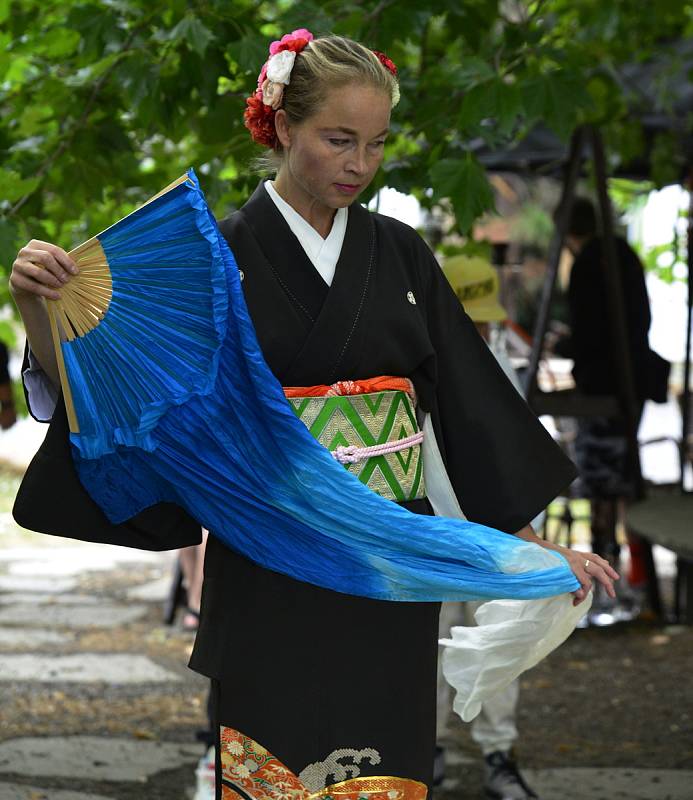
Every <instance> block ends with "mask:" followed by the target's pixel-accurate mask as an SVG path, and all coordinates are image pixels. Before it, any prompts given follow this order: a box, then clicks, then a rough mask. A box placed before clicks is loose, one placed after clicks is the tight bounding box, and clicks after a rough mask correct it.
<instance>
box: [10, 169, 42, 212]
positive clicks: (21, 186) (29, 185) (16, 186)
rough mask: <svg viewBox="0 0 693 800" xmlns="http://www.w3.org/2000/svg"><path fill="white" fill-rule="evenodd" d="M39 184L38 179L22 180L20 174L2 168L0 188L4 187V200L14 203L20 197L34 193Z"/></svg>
mask: <svg viewBox="0 0 693 800" xmlns="http://www.w3.org/2000/svg"><path fill="white" fill-rule="evenodd" d="M38 184H39V179H38V178H22V176H21V175H20V174H19V173H18V172H15V171H14V170H11V169H4V168H2V167H0V186H2V196H3V200H7V201H9V202H10V203H14V202H15V201H16V200H19V198H20V197H23V196H24V195H25V194H29V193H30V192H32V191H33V190H34V189H35V188H36V187H37V186H38Z"/></svg>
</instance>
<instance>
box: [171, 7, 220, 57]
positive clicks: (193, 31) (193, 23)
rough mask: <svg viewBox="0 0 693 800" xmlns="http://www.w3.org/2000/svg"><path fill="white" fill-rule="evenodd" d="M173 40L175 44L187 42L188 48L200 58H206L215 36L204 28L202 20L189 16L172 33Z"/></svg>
mask: <svg viewBox="0 0 693 800" xmlns="http://www.w3.org/2000/svg"><path fill="white" fill-rule="evenodd" d="M171 40H172V41H174V42H180V41H185V42H186V44H187V45H188V47H189V48H190V49H191V50H193V51H194V52H195V53H197V54H198V55H199V56H204V54H205V51H206V50H207V48H208V47H209V45H210V43H211V42H212V41H213V40H214V34H213V33H212V32H211V31H210V30H209V29H208V28H206V27H205V26H204V24H203V23H202V22H200V20H199V19H198V18H197V17H195V16H193V15H192V14H188V15H187V16H185V17H183V19H182V20H181V21H180V22H179V23H178V24H177V25H176V27H175V28H174V29H173V30H172V31H171Z"/></svg>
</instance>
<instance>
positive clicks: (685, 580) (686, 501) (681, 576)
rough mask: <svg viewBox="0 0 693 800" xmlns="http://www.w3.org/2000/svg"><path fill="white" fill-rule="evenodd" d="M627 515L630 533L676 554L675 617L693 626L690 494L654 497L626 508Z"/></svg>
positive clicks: (692, 507)
mask: <svg viewBox="0 0 693 800" xmlns="http://www.w3.org/2000/svg"><path fill="white" fill-rule="evenodd" d="M626 516H627V524H628V529H629V530H630V531H631V532H632V533H635V534H637V535H638V536H640V537H642V538H643V539H645V540H646V541H648V542H649V543H650V544H658V545H661V546H662V547H666V549H667V550H671V551H672V552H674V553H675V554H676V581H675V588H674V618H675V621H677V622H685V623H688V624H693V494H675V493H671V494H660V495H653V496H651V497H648V498H646V499H645V500H641V501H640V502H638V503H633V504H632V505H630V506H628V509H627V511H626ZM652 579H653V580H655V581H656V574H655V575H653V578H652ZM655 589H656V587H655Z"/></svg>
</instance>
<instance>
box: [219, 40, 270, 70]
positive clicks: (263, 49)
mask: <svg viewBox="0 0 693 800" xmlns="http://www.w3.org/2000/svg"><path fill="white" fill-rule="evenodd" d="M227 53H228V54H229V57H230V58H231V59H233V61H235V62H236V64H238V66H239V68H240V69H241V70H243V71H244V72H250V73H251V74H255V73H257V74H259V73H260V69H261V67H262V65H263V64H264V63H265V61H267V59H268V58H269V51H268V49H267V38H266V37H264V36H259V35H258V34H255V33H248V34H246V35H245V36H244V37H243V38H242V39H239V40H238V41H236V42H233V44H231V45H229V47H228V48H227Z"/></svg>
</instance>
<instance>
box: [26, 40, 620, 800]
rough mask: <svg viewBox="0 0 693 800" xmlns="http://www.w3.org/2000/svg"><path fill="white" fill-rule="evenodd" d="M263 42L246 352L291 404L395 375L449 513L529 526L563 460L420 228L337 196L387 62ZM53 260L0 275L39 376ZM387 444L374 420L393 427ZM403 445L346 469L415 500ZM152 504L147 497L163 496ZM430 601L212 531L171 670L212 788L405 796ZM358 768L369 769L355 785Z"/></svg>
mask: <svg viewBox="0 0 693 800" xmlns="http://www.w3.org/2000/svg"><path fill="white" fill-rule="evenodd" d="M270 53H271V57H270V59H269V60H268V63H267V64H266V65H265V66H264V67H263V69H262V71H261V73H260V78H259V80H258V89H257V91H256V92H255V93H254V94H253V95H252V96H251V97H250V98H249V100H248V110H247V112H246V125H247V127H248V128H249V130H250V131H251V133H252V135H253V138H254V139H255V140H256V141H258V142H260V143H263V144H264V145H265V146H267V147H268V148H269V156H270V158H271V159H273V161H274V163H275V165H276V167H277V174H276V179H275V180H274V182H261V183H260V185H259V186H258V188H257V190H256V191H255V193H254V194H253V196H252V197H251V198H250V200H249V201H248V202H247V203H246V205H245V206H244V207H243V208H242V209H241V210H240V211H238V212H236V213H235V214H233V215H232V216H231V217H229V218H228V219H226V220H224V221H223V222H221V224H220V228H221V231H222V233H223V235H224V236H225V237H226V239H227V240H228V242H229V244H230V246H231V249H232V250H233V252H234V254H235V256H236V260H237V262H238V265H239V269H240V271H241V278H242V280H243V287H244V293H245V298H246V301H247V304H248V307H249V310H250V314H251V317H252V319H253V322H254V325H255V328H256V332H257V336H258V339H259V341H260V344H261V346H262V350H263V354H264V357H265V359H266V361H267V363H268V364H269V366H270V367H271V369H272V371H273V372H274V374H275V375H276V376H277V378H278V379H279V380H280V381H281V383H282V384H283V385H284V386H285V387H287V390H286V391H287V394H288V396H289V397H290V398H292V402H294V399H293V398H299V399H300V402H299V401H298V400H297V401H296V406H295V407H296V409H297V414H299V415H300V414H301V413H302V411H301V408H304V407H306V406H305V404H304V403H303V401H304V400H306V401H308V400H309V399H310V398H315V396H316V394H317V395H319V394H320V390H319V388H316V387H320V386H324V387H326V388H327V387H330V388H328V389H327V392H326V394H327V399H325V400H324V402H327V401H328V400H329V399H331V398H330V395H335V394H338V393H348V392H351V391H358V390H359V382H361V383H364V382H365V379H373V378H376V377H377V376H383V375H389V376H397V377H398V378H400V379H401V378H405V379H407V381H410V382H411V384H409V383H407V382H405V384H406V386H407V387H409V388H408V389H407V390H406V391H404V392H400V394H402V395H404V396H405V398H404V401H406V402H412V401H411V397H413V396H415V397H416V402H417V403H418V407H417V411H416V416H414V415H413V414H412V415H411V416H410V417H409V419H410V422H411V420H412V419H413V424H414V426H415V427H417V428H418V425H417V423H416V419H417V417H421V415H423V414H425V413H427V414H430V416H431V419H432V421H433V427H434V430H435V434H436V439H437V441H438V445H439V447H440V449H441V451H442V454H443V456H444V458H445V461H446V466H447V470H448V473H449V476H450V479H451V481H452V484H453V486H454V489H455V492H456V494H457V498H458V499H459V502H460V504H461V506H462V508H463V509H464V511H465V513H466V515H467V517H468V518H470V519H472V520H475V521H479V522H483V523H485V524H488V525H493V526H494V527H497V528H500V529H502V530H505V531H508V532H517V533H518V535H519V536H521V537H522V538H524V539H527V540H530V541H539V540H538V539H537V537H536V536H535V535H534V533H533V532H532V530H531V528H530V527H529V526H528V521H529V520H531V519H532V518H533V517H534V516H535V515H536V514H537V513H538V512H539V511H540V510H541V509H542V508H544V507H545V506H546V504H547V503H548V501H549V500H551V499H552V497H553V496H554V495H555V494H556V493H557V492H558V491H560V489H561V488H563V486H564V485H566V484H567V483H568V482H569V481H570V480H571V479H572V477H573V469H572V465H570V463H569V462H567V461H566V459H565V458H564V457H563V456H562V454H561V453H560V451H559V450H558V449H557V448H556V447H555V445H554V444H553V442H552V441H551V439H550V437H548V435H547V434H546V433H545V431H544V430H543V428H542V427H541V425H540V424H539V423H538V422H537V421H536V419H535V418H534V416H533V415H532V414H531V412H530V411H529V410H528V408H527V407H526V405H525V404H524V403H523V401H522V400H521V399H520V398H519V397H518V396H517V393H516V392H515V390H514V388H513V387H512V386H511V385H510V383H508V382H507V380H506V379H505V377H504V375H503V373H502V371H501V370H500V369H499V368H498V367H497V365H496V362H495V360H494V359H493V357H492V356H491V355H490V354H489V352H488V349H487V348H486V345H485V344H484V343H483V341H482V340H481V338H480V337H479V336H478V335H477V334H476V332H475V330H474V326H473V324H472V323H471V322H470V320H469V319H468V318H467V317H466V315H465V314H464V312H463V311H462V309H461V307H460V304H459V302H458V301H457V298H456V297H455V295H454V293H453V292H452V291H451V290H450V288H449V286H448V284H447V282H446V280H445V278H444V276H443V274H442V272H441V271H440V268H439V267H438V265H437V263H436V262H435V260H434V258H433V256H432V255H431V253H430V251H429V250H428V248H427V247H426V245H425V244H424V243H423V241H422V240H421V239H420V238H419V237H418V235H417V234H416V233H415V232H414V231H413V230H411V229H410V228H408V227H407V226H405V225H403V224H401V223H399V222H397V221H395V220H393V219H389V218H387V217H383V216H380V215H378V214H371V213H369V212H368V211H366V209H365V208H364V207H362V206H361V205H359V204H358V203H356V202H355V201H356V199H357V198H358V196H359V195H360V194H361V193H362V192H363V190H364V189H365V188H366V187H367V186H368V185H369V183H370V182H371V180H372V179H373V176H374V174H375V172H376V170H377V169H378V167H379V165H380V163H381V161H382V157H383V147H384V143H385V139H386V137H387V132H388V128H389V121H390V110H391V107H392V105H393V104H394V103H395V102H396V99H397V96H398V87H397V81H396V77H395V68H394V65H393V64H392V62H390V61H389V59H387V58H386V57H385V56H383V55H382V54H374V53H373V52H371V51H370V50H368V49H367V48H365V47H363V46H361V45H359V44H357V43H355V42H352V41H350V40H347V39H344V38H340V37H325V38H322V39H313V37H312V35H311V34H310V33H309V32H308V31H306V30H300V31H294V32H293V33H292V34H288V35H287V36H285V37H283V39H282V40H281V42H275V43H273V45H272V47H271V48H270ZM36 265H41V266H43V267H45V268H46V269H40V268H38V267H37V266H36ZM72 272H73V265H72V264H71V262H70V259H69V257H68V256H67V255H66V254H65V252H64V251H62V250H61V249H60V248H57V247H55V246H54V245H49V244H45V243H40V242H31V243H30V244H29V245H27V247H26V248H24V249H23V250H22V251H20V254H19V256H18V258H17V260H16V261H15V263H14V267H13V273H12V278H11V283H12V290H13V293H14V294H15V297H16V299H17V303H18V306H19V307H20V310H21V312H22V315H23V317H24V320H25V324H26V327H27V333H28V337H29V340H30V342H31V347H32V350H33V353H34V355H35V357H36V358H37V359H38V361H39V362H40V363H41V365H42V366H43V367H44V369H45V371H46V372H47V373H48V375H50V376H52V378H53V381H54V383H56V377H57V376H56V373H57V370H56V368H55V362H54V359H53V357H52V348H51V346H50V339H49V336H48V333H47V325H46V322H45V312H44V311H43V310H42V306H41V302H40V298H41V296H45V297H51V296H56V295H57V294H58V290H59V287H60V285H62V284H63V283H64V282H66V281H67V280H69V279H70V274H71V273H72ZM44 359H45V362H44ZM56 385H57V383H56ZM365 385H366V387H367V390H368V391H369V392H370V395H369V396H370V398H373V397H374V396H376V401H374V405H373V406H372V408H371V412H369V413H372V415H373V417H374V419H375V418H377V415H378V408H380V407H381V406H382V405H383V403H384V402H385V401H383V399H382V397H381V396H380V395H379V394H378V391H377V390H375V391H372V389H373V385H372V384H369V383H367V382H365ZM376 385H378V386H381V385H382V384H376ZM289 387H291V388H289ZM384 394H387V393H384ZM407 398H409V399H407ZM381 401H382V402H381ZM316 402H317V403H318V404H319V403H320V402H323V400H320V398H318V400H317V401H316ZM302 404H303V405H302ZM364 416H367V414H365V415H364ZM304 421H305V422H306V424H307V425H308V426H309V427H311V424H312V422H311V420H308V419H304ZM333 422H334V425H335V427H330V426H329V425H328V426H326V428H327V429H329V434H328V436H327V439H326V440H325V439H324V438H321V441H324V443H325V444H326V446H330V447H331V448H336V447H337V445H338V444H339V443H340V441H342V440H343V438H344V437H346V436H347V435H348V433H349V432H348V431H347V430H346V428H348V425H346V424H344V423H342V422H339V420H337V421H334V420H333ZM362 422H363V424H366V423H365V422H364V421H363V420H359V421H357V422H356V423H355V427H358V425H359V424H361V423H362ZM380 423H382V420H380ZM380 423H378V424H380ZM53 425H54V426H55V425H56V423H55V422H54V423H53ZM52 427H53V426H52ZM311 432H314V433H315V434H316V435H318V436H321V437H322V436H324V430H323V431H322V433H320V432H318V431H317V430H314V426H313V429H312V430H311ZM399 439H400V435H399V432H398V431H395V433H394V434H393V439H392V443H393V444H395V445H396V444H397V440H399ZM419 456H420V451H419V449H418V445H412V446H411V447H410V448H408V449H407V450H401V451H399V452H394V453H392V454H391V460H390V461H389V462H388V464H389V466H390V467H391V469H390V471H389V473H391V474H389V473H388V475H385V471H387V470H386V469H385V467H383V470H381V471H380V472H376V471H375V470H371V471H370V473H369V474H368V475H366V474H365V473H367V472H368V470H367V467H364V468H363V469H362V470H361V472H360V473H359V477H360V479H362V480H363V481H364V482H368V483H369V485H371V486H372V488H374V490H376V491H379V492H381V493H384V494H385V495H386V496H388V494H387V493H388V492H390V493H391V499H393V500H397V499H399V496H398V491H399V490H402V491H405V490H406V491H405V494H406V497H409V498H413V499H410V500H407V501H405V502H404V504H405V505H406V506H407V508H409V509H410V510H411V511H414V512H416V513H420V514H431V513H432V511H431V506H430V504H429V502H428V501H427V499H426V496H425V490H424V487H423V482H421V481H418V480H417V481H416V482H414V483H413V482H412V481H413V478H412V472H413V470H412V469H408V468H407V465H410V466H411V465H412V464H414V463H415V462H416V461H417V460H418V459H419ZM398 459H399V460H398ZM365 463H366V464H368V462H365ZM379 463H380V462H379ZM397 464H399V465H400V466H399V467H398V466H397ZM417 474H418V473H417ZM27 480H28V481H29V483H36V482H37V481H38V479H37V478H36V479H35V478H33V477H31V476H29V477H28V479H27ZM402 487H405V488H404V489H403V488H402ZM74 491H78V490H76V489H75V490H74ZM85 502H88V501H85ZM157 508H158V507H157ZM157 508H155V509H154V510H151V509H150V511H151V513H152V514H155V513H160V512H161V513H163V512H162V511H161V509H158V510H157ZM167 513H168V514H169V518H167V519H166V520H164V523H165V524H167V525H168V526H169V528H175V530H177V531H179V530H180V524H179V523H180V520H178V521H176V520H175V519H172V518H171V517H170V515H173V514H174V513H175V511H174V510H171V509H169V510H168V511H167ZM93 522H94V524H95V521H94V520H93ZM136 522H137V525H136V531H135V532H134V533H133V532H132V531H130V530H127V529H121V530H119V531H118V532H117V533H113V532H110V529H109V528H108V527H107V526H104V525H103V524H102V525H101V526H100V527H98V526H97V528H98V529H97V532H96V534H92V535H97V536H101V537H102V539H103V540H108V537H109V536H110V537H111V540H113V541H115V540H117V541H121V542H124V543H127V542H128V541H130V542H132V541H139V540H141V539H142V535H141V531H142V529H143V528H146V529H147V530H150V529H151V525H152V523H153V519H152V518H149V519H147V520H141V519H140V520H136ZM183 523H184V524H187V523H185V521H183ZM46 524H50V525H51V526H52V527H53V529H54V530H55V529H56V523H54V522H51V523H46ZM138 537H139V539H138ZM180 538H181V536H179V539H180ZM186 543H188V544H189V543H191V542H190V541H188V542H186ZM542 545H543V546H547V547H549V546H551V545H548V544H547V543H543V542H542ZM563 552H564V554H565V556H566V558H568V559H569V562H570V564H571V567H572V568H573V570H574V572H575V574H576V576H577V577H578V579H579V581H580V583H581V584H582V588H581V589H579V590H578V591H577V592H576V602H580V601H581V600H582V599H583V598H584V597H585V594H586V591H587V590H588V588H589V586H590V581H591V579H596V580H598V581H600V582H602V583H603V584H604V585H605V586H607V587H608V588H609V589H611V580H612V579H613V578H615V577H616V574H615V573H614V572H613V570H611V569H610V568H609V567H608V565H607V564H606V562H604V560H603V559H601V558H599V557H598V556H595V555H593V554H586V555H585V554H580V555H578V554H574V553H572V552H571V551H563ZM438 611H439V607H438V604H434V603H395V602H383V601H377V600H371V599H366V598H363V597H355V596H349V595H344V594H339V593H336V592H332V591H328V590H326V589H321V588H318V587H316V586H313V585H310V584H307V583H301V582H298V581H296V580H293V579H291V578H288V577H286V576H283V575H280V574H278V573H276V572H270V571H268V570H266V569H263V568H261V567H259V566H257V565H255V564H253V563H251V562H250V561H248V560H246V559H244V558H242V557H241V556H239V555H237V554H235V553H234V552H232V551H231V550H229V549H228V548H226V547H224V546H223V545H222V544H221V543H220V542H219V541H218V540H217V539H216V538H215V537H214V536H211V537H210V538H209V541H208V544H207V555H206V563H205V580H204V589H203V597H202V608H201V618H200V628H199V632H198V636H197V640H196V643H195V649H194V652H193V655H192V659H191V666H192V668H193V669H195V670H197V671H200V672H202V673H204V674H205V675H208V676H209V677H210V678H212V681H213V693H214V709H215V717H216V732H217V737H218V740H217V744H218V747H217V754H218V764H217V770H218V773H217V777H218V780H217V797H220V798H221V797H236V796H237V793H236V792H235V789H234V787H236V788H237V789H240V790H242V791H243V792H245V793H249V794H250V795H251V796H257V797H285V796H288V795H290V794H294V793H298V794H300V795H301V796H305V797H307V796H308V794H310V793H316V792H317V793H323V794H326V793H327V794H329V791H328V788H327V787H330V786H332V785H333V784H335V783H338V782H340V781H344V780H345V779H355V782H353V783H352V782H350V783H349V784H348V786H347V787H346V789H347V790H348V792H351V791H353V792H355V793H356V794H357V795H358V796H363V795H364V794H366V795H368V794H373V793H376V794H378V793H380V792H382V797H383V798H385V797H386V796H387V797H388V798H390V800H394V798H397V797H412V798H413V797H424V796H425V794H426V788H427V787H428V786H430V785H431V777H432V776H431V772H432V763H433V754H434V745H435V712H434V708H435V691H436V654H437V618H438ZM376 776H388V777H385V778H380V779H379V780H378V781H376V782H374V781H370V782H369V781H368V779H369V778H374V777H376ZM330 791H331V790H330ZM356 794H355V796H356Z"/></svg>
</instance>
